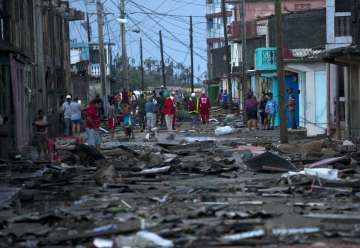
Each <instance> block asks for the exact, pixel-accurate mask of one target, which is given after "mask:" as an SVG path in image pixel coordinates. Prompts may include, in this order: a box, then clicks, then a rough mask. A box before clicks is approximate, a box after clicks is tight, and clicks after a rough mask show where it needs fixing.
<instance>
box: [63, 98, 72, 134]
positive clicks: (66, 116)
mask: <svg viewBox="0 0 360 248" xmlns="http://www.w3.org/2000/svg"><path fill="white" fill-rule="evenodd" d="M70 104H71V96H70V95H67V96H66V100H65V102H64V103H63V106H62V108H63V113H64V123H65V132H64V134H65V136H66V137H68V136H70V126H71V109H70Z"/></svg>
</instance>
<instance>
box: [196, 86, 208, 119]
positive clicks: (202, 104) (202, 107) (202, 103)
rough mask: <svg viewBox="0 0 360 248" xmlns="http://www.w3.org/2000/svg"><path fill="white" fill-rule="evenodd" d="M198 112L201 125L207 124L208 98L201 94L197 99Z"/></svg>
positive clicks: (203, 93)
mask: <svg viewBox="0 0 360 248" xmlns="http://www.w3.org/2000/svg"><path fill="white" fill-rule="evenodd" d="M198 109H199V112H200V116H201V120H202V123H203V124H209V117H210V98H209V97H208V96H207V95H206V94H205V92H202V94H201V96H200V98H199V107H198Z"/></svg>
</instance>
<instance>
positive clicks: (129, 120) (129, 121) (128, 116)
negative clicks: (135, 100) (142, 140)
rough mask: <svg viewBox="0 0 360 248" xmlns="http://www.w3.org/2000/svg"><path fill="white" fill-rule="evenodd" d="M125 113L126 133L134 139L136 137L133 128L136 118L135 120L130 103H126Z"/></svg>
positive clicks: (129, 137)
mask: <svg viewBox="0 0 360 248" xmlns="http://www.w3.org/2000/svg"><path fill="white" fill-rule="evenodd" d="M123 113H124V126H125V135H126V137H127V138H128V139H129V140H130V139H131V138H133V139H134V138H135V135H134V130H133V124H134V120H133V116H132V112H131V110H130V106H129V105H127V104H126V105H125V106H124V112H123Z"/></svg>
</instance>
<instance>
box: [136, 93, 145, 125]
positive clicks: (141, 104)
mask: <svg viewBox="0 0 360 248" xmlns="http://www.w3.org/2000/svg"><path fill="white" fill-rule="evenodd" d="M145 104H146V99H145V96H144V94H141V95H140V99H139V109H138V119H139V124H140V129H141V132H144V130H145V115H146V112H145Z"/></svg>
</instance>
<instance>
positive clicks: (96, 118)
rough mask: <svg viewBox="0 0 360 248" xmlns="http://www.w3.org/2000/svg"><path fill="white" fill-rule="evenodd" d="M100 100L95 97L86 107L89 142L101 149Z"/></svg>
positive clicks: (90, 144)
mask: <svg viewBox="0 0 360 248" xmlns="http://www.w3.org/2000/svg"><path fill="white" fill-rule="evenodd" d="M98 104H99V102H98V101H97V100H96V99H94V100H92V101H91V102H90V104H89V105H88V106H87V108H86V134H87V143H88V145H89V146H92V147H95V148H96V149H98V150H99V149H100V143H101V139H100V134H99V128H100V113H99V108H100V106H98Z"/></svg>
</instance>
